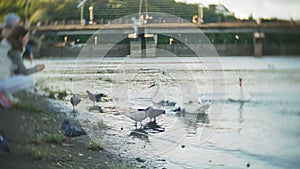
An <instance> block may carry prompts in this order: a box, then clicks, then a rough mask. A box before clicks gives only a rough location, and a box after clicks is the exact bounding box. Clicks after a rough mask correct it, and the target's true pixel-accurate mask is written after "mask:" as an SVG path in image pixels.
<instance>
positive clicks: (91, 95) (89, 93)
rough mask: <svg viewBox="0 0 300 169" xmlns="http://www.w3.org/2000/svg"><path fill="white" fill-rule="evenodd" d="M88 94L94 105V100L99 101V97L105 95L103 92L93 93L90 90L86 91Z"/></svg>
mask: <svg viewBox="0 0 300 169" xmlns="http://www.w3.org/2000/svg"><path fill="white" fill-rule="evenodd" d="M86 92H87V94H88V97H89V99H90V100H91V101H93V104H94V106H95V102H100V101H101V97H104V96H105V95H104V94H103V93H100V94H93V93H91V92H90V91H88V90H87V91H86Z"/></svg>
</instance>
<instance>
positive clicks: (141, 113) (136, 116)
mask: <svg viewBox="0 0 300 169" xmlns="http://www.w3.org/2000/svg"><path fill="white" fill-rule="evenodd" d="M125 116H126V117H128V118H130V119H131V120H133V121H135V126H136V127H137V123H138V122H139V123H140V125H141V127H142V126H143V124H142V121H143V120H145V119H146V118H147V117H148V116H147V115H146V112H145V109H138V110H135V111H131V112H128V113H126V114H125Z"/></svg>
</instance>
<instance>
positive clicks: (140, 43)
mask: <svg viewBox="0 0 300 169" xmlns="http://www.w3.org/2000/svg"><path fill="white" fill-rule="evenodd" d="M128 37H129V39H130V56H131V57H141V58H145V57H155V55H156V48H157V40H156V39H157V34H144V33H142V34H139V35H138V36H137V37H132V38H130V36H128Z"/></svg>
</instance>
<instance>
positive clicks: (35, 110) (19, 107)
mask: <svg viewBox="0 0 300 169" xmlns="http://www.w3.org/2000/svg"><path fill="white" fill-rule="evenodd" d="M13 108H14V109H17V110H24V111H28V112H33V113H42V112H43V111H44V110H43V109H40V108H36V107H35V106H34V105H32V104H24V103H16V104H14V105H13Z"/></svg>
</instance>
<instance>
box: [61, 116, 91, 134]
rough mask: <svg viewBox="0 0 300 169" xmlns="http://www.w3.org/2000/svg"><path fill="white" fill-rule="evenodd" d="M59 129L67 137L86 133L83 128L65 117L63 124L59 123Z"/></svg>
mask: <svg viewBox="0 0 300 169" xmlns="http://www.w3.org/2000/svg"><path fill="white" fill-rule="evenodd" d="M61 130H62V131H63V134H64V135H65V136H67V137H77V136H81V135H86V132H85V131H84V130H82V129H79V128H77V127H76V126H73V125H72V124H70V122H69V120H67V119H65V120H64V122H63V124H62V125H61Z"/></svg>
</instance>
